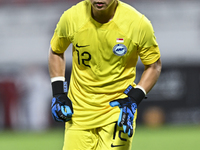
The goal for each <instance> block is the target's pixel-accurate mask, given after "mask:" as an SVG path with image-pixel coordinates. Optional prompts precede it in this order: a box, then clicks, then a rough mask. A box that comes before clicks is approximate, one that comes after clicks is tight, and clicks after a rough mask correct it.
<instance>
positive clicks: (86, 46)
mask: <svg viewBox="0 0 200 150" xmlns="http://www.w3.org/2000/svg"><path fill="white" fill-rule="evenodd" d="M87 46H90V45H83V46H79V45H78V43H76V47H78V48H82V47H87Z"/></svg>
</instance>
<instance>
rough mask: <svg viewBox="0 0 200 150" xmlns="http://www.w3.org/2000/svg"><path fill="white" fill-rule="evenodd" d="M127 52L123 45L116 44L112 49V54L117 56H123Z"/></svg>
mask: <svg viewBox="0 0 200 150" xmlns="http://www.w3.org/2000/svg"><path fill="white" fill-rule="evenodd" d="M126 52H127V48H126V46H125V45H123V44H117V45H115V46H114V47H113V53H114V54H115V55H117V56H123V55H125V54H126Z"/></svg>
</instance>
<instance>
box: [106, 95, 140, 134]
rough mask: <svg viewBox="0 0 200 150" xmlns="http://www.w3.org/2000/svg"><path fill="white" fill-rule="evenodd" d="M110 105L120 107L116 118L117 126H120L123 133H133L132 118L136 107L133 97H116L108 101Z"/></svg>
mask: <svg viewBox="0 0 200 150" xmlns="http://www.w3.org/2000/svg"><path fill="white" fill-rule="evenodd" d="M110 106H111V107H115V106H118V107H119V108H120V115H119V119H118V126H120V127H122V126H123V130H124V133H128V136H129V137H131V136H132V135H133V119H134V114H135V112H136V109H137V104H136V102H135V100H134V99H132V98H131V97H127V98H124V99H118V100H114V101H111V102H110Z"/></svg>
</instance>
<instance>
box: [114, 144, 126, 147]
mask: <svg viewBox="0 0 200 150" xmlns="http://www.w3.org/2000/svg"><path fill="white" fill-rule="evenodd" d="M120 146H124V145H114V144H113V143H112V144H111V147H120Z"/></svg>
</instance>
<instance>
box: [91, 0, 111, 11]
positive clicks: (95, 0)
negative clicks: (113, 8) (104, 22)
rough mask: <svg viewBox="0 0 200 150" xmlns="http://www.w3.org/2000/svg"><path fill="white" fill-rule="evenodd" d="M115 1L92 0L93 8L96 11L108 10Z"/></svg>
mask: <svg viewBox="0 0 200 150" xmlns="http://www.w3.org/2000/svg"><path fill="white" fill-rule="evenodd" d="M114 1H115V0H90V2H91V4H92V6H93V8H94V9H96V10H105V9H107V8H108V7H109V6H110V5H111V4H112V3H113V2H114Z"/></svg>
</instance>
